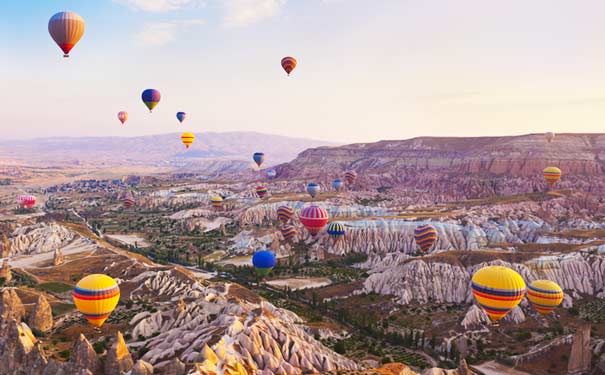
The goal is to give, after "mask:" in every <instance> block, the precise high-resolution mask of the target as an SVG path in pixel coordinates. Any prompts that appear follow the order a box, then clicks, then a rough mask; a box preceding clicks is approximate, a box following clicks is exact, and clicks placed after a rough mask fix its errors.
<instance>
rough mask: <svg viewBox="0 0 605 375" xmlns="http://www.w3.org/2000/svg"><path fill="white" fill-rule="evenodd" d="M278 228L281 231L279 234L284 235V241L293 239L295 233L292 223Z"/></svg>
mask: <svg viewBox="0 0 605 375" xmlns="http://www.w3.org/2000/svg"><path fill="white" fill-rule="evenodd" d="M279 230H280V231H281V235H282V236H284V240H286V241H292V239H294V237H295V236H296V233H297V231H296V228H295V227H294V225H289V224H284V225H282V226H281V227H280V228H279Z"/></svg>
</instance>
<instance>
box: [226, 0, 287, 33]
mask: <svg viewBox="0 0 605 375" xmlns="http://www.w3.org/2000/svg"><path fill="white" fill-rule="evenodd" d="M222 2H223V8H224V19H223V23H224V24H225V26H228V27H241V26H247V25H250V24H253V23H256V22H259V21H263V20H266V19H269V18H273V17H275V16H276V15H278V14H279V12H280V11H281V9H282V7H283V6H284V5H285V4H286V0H222Z"/></svg>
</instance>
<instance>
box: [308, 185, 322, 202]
mask: <svg viewBox="0 0 605 375" xmlns="http://www.w3.org/2000/svg"><path fill="white" fill-rule="evenodd" d="M320 190H321V188H320V187H319V185H318V184H316V183H313V182H311V183H310V184H308V185H307V193H309V195H310V196H311V198H315V197H316V196H317V194H319V191H320Z"/></svg>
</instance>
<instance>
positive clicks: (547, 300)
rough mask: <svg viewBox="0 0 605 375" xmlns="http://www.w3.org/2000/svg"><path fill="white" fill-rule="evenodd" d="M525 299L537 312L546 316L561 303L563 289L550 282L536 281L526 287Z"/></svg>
mask: <svg viewBox="0 0 605 375" xmlns="http://www.w3.org/2000/svg"><path fill="white" fill-rule="evenodd" d="M527 299H528V300H529V303H531V305H532V306H533V307H534V309H536V311H537V312H539V313H540V314H542V315H546V314H548V313H550V312H552V311H553V310H554V309H556V308H557V306H559V305H560V304H561V302H563V289H561V287H560V286H559V285H558V284H557V283H555V282H552V281H550V280H536V281H534V282H532V283H531V284H529V285H528V287H527Z"/></svg>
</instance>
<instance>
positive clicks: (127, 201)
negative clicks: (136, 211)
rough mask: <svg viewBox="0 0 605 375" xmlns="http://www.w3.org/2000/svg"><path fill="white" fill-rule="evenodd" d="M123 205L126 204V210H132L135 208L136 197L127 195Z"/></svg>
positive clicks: (123, 199)
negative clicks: (131, 208)
mask: <svg viewBox="0 0 605 375" xmlns="http://www.w3.org/2000/svg"><path fill="white" fill-rule="evenodd" d="M122 203H123V204H124V208H130V207H132V206H134V204H135V203H136V201H135V200H134V196H133V195H132V194H125V195H124V197H123V198H122Z"/></svg>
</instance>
